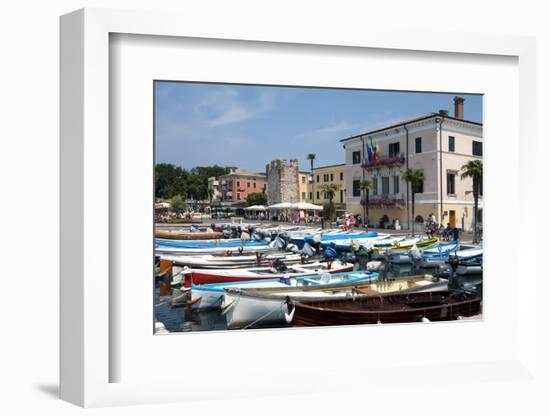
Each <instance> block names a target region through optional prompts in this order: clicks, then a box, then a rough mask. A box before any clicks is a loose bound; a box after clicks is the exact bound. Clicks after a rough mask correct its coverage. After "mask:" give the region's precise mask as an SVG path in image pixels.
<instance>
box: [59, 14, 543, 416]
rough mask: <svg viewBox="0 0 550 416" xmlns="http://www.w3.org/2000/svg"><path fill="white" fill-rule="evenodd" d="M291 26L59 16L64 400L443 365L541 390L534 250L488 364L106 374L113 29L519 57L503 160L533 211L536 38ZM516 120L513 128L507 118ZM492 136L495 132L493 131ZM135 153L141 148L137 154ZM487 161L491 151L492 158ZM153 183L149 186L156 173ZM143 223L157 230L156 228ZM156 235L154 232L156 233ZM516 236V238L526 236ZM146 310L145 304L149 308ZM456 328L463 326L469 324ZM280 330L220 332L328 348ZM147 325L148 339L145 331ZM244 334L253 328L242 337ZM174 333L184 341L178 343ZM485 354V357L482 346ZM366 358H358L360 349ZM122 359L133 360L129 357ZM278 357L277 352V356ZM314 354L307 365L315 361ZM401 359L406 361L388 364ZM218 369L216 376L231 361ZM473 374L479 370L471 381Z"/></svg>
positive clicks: (110, 312) (318, 385) (283, 387)
mask: <svg viewBox="0 0 550 416" xmlns="http://www.w3.org/2000/svg"><path fill="white" fill-rule="evenodd" d="M287 29H288V30H284V31H282V30H280V27H279V26H278V25H277V24H275V23H274V24H273V25H262V26H261V27H259V26H256V25H253V24H251V25H250V27H247V26H245V25H242V26H240V30H239V31H238V32H236V31H235V29H234V27H233V26H232V25H231V24H230V22H224V21H223V19H222V20H220V21H217V22H216V24H215V25H209V26H205V25H203V24H202V23H201V21H200V20H194V19H193V18H192V16H185V15H179V14H169V13H151V12H133V11H132V12H130V11H118V10H106V9H83V10H79V11H76V12H73V13H71V14H69V15H66V16H63V17H62V18H61V201H60V205H61V230H60V238H61V282H60V284H61V339H60V346H61V351H60V354H61V356H60V358H61V390H60V392H61V398H62V399H64V400H67V401H69V402H71V403H75V404H77V405H80V406H85V407H88V406H108V405H121V404H139V403H162V402H173V401H186V400H198V399H212V398H235V397H249V396H250V397H252V396H257V395H265V396H273V395H279V394H307V393H314V392H315V393H329V392H333V391H336V392H338V391H339V392H342V391H361V389H365V388H368V389H369V391H375V390H376V389H377V390H376V391H377V392H378V393H379V394H381V395H382V394H384V393H383V391H384V389H387V387H388V386H391V385H392V383H393V381H392V380H395V379H396V378H397V379H399V380H400V383H401V384H400V387H399V388H400V389H401V390H400V391H401V392H402V391H403V390H404V389H409V390H410V392H411V394H412V392H414V391H415V390H416V389H418V388H419V387H422V386H423V387H428V386H430V388H431V389H432V390H437V389H443V388H444V387H445V383H443V384H441V383H442V377H441V374H442V373H445V372H447V371H448V372H452V374H453V380H452V381H451V382H458V383H462V384H463V385H469V384H468V383H470V384H475V383H481V382H485V383H487V382H489V383H496V382H499V381H507V382H510V383H511V386H512V388H513V389H514V391H516V392H517V391H521V392H522V393H521V394H525V395H529V394H531V393H529V392H530V391H531V392H532V391H538V390H537V389H539V388H540V387H541V386H542V384H541V383H543V381H542V378H541V376H540V375H539V374H538V373H537V355H536V350H537V342H538V341H537V324H536V321H535V320H534V319H531V318H530V317H532V316H535V315H536V313H537V304H538V303H537V302H538V300H537V299H536V292H535V291H534V289H533V288H534V287H536V283H537V279H540V278H542V276H541V275H540V271H539V270H540V269H539V270H538V269H537V260H538V259H537V258H536V253H534V252H532V253H530V254H529V255H528V253H527V252H526V251H524V252H522V251H521V250H519V253H518V258H517V260H516V261H517V263H514V264H515V265H517V264H519V263H520V262H522V286H520V287H518V288H517V290H516V291H515V292H514V293H515V294H514V295H513V296H514V302H515V303H514V305H513V306H514V307H513V311H512V310H511V311H507V315H508V314H509V318H510V319H511V322H513V323H511V328H512V330H511V331H510V332H513V336H512V335H510V337H511V338H510V340H513V345H512V346H506V348H504V347H503V348H502V350H501V351H500V352H499V351H495V359H494V360H489V359H482V360H475V359H474V360H458V361H456V360H452V359H451V360H448V361H445V360H444V359H439V361H438V362H437V363H434V362H431V361H425V360H422V359H421V358H420V359H419V360H418V361H417V362H415V363H414V365H411V366H410V367H404V368H399V367H395V366H393V367H392V366H391V365H388V364H387V363H384V362H383V360H375V361H371V362H368V360H362V361H361V365H355V366H354V371H351V370H350V368H349V367H347V366H344V367H340V368H339V367H338V366H330V365H328V366H327V367H326V369H325V370H322V371H320V372H319V373H315V372H310V370H312V368H313V367H311V366H307V365H305V366H304V367H303V368H300V367H294V369H281V371H279V372H277V371H274V369H269V368H261V366H260V368H258V366H257V365H255V363H254V362H243V361H238V364H239V373H241V374H240V375H239V376H238V377H236V378H235V377H234V378H233V379H232V383H230V385H227V383H221V382H219V380H218V381H217V382H216V381H215V380H208V379H207V378H205V377H202V378H201V377H194V378H193V380H192V382H191V380H190V379H189V377H187V378H186V377H185V375H184V376H182V377H178V376H176V377H175V378H174V379H173V380H170V382H168V381H162V378H161V380H158V379H155V377H152V376H151V375H150V371H151V369H150V368H149V369H148V371H149V372H146V374H145V375H143V376H142V377H139V376H138V375H137V373H140V372H139V371H136V376H135V377H125V376H121V375H120V374H115V373H117V372H116V371H115V372H113V368H115V367H117V366H118V364H117V363H118V362H119V361H121V360H123V359H126V355H125V351H126V352H127V350H124V349H122V350H121V349H118V348H113V340H115V339H117V338H119V337H120V333H119V332H118V330H117V329H118V328H119V327H117V325H113V323H112V319H113V316H114V315H116V314H117V313H120V308H121V305H117V304H114V303H115V301H116V298H115V297H113V293H116V292H117V290H119V288H118V289H117V286H116V285H114V286H113V282H112V281H110V277H109V276H110V275H112V274H113V273H116V272H117V270H114V269H113V264H114V263H113V259H112V258H111V257H110V256H112V250H113V249H114V246H115V245H117V244H121V240H120V239H123V238H127V236H124V234H123V233H120V232H116V233H114V232H113V229H114V228H116V227H117V223H116V220H117V219H118V220H120V217H119V216H116V215H114V214H115V212H116V209H113V201H118V202H120V200H119V198H118V197H116V196H114V195H113V194H112V192H113V187H112V186H111V181H112V180H113V177H112V176H113V175H115V176H116V175H118V174H120V170H118V166H116V165H115V164H116V162H117V161H116V160H114V159H113V157H112V154H113V153H116V152H113V149H112V147H111V146H113V143H111V142H110V135H113V134H116V132H113V130H112V123H113V121H112V120H111V121H110V117H111V116H112V115H111V114H110V99H112V97H111V94H112V90H111V84H110V82H111V80H110V37H111V35H112V34H124V35H140V36H163V37H171V39H174V38H189V39H193V38H195V39H197V38H198V39H213V40H220V39H223V40H225V41H236V42H241V43H240V44H244V43H247V42H255V45H258V46H260V49H261V45H262V42H265V43H266V45H267V43H269V44H276V45H278V47H279V48H280V49H281V50H284V49H285V48H289V47H291V45H300V46H301V47H302V48H305V49H307V48H309V47H311V48H316V47H321V46H323V45H325V46H326V45H330V46H327V47H330V49H331V51H332V52H333V53H338V51H340V50H348V49H349V48H357V49H358V50H362V49H369V50H374V51H377V50H378V51H390V52H391V51H408V52H409V53H411V54H415V53H427V52H429V53H434V54H438V56H440V57H441V59H444V58H445V56H447V57H448V56H450V55H452V56H455V55H456V54H463V55H465V56H466V55H467V56H470V57H476V56H495V57H497V56H504V57H511V58H513V59H517V69H518V75H517V83H518V87H519V95H518V96H517V98H518V105H517V109H518V110H517V114H515V115H514V117H515V116H517V122H518V123H517V126H518V128H519V132H518V133H517V134H516V133H515V132H514V133H513V136H514V137H515V140H516V141H517V140H519V138H520V139H521V140H522V143H529V146H527V145H524V146H521V147H520V146H518V147H517V148H518V149H519V150H518V153H517V155H514V156H513V157H512V159H510V160H511V163H512V165H511V167H510V170H514V169H516V170H517V172H516V171H515V170H514V171H513V172H516V173H517V174H518V179H517V180H518V185H519V189H520V191H519V192H520V198H519V199H518V201H516V203H517V206H518V208H519V209H520V212H522V213H527V212H528V207H529V204H532V203H534V202H535V200H534V198H535V195H536V189H535V182H534V181H530V180H529V175H528V173H527V171H528V167H529V154H528V152H527V150H526V149H527V148H529V151H530V152H531V151H533V149H536V147H537V140H538V139H537V136H536V131H535V129H534V126H535V121H536V119H535V117H536V108H535V90H536V78H535V76H534V75H535V74H534V72H535V42H534V39H532V38H526V37H516V36H507V35H488V34H471V33H438V34H434V33H433V32H428V31H426V32H416V33H407V32H404V31H402V30H400V29H399V28H392V27H389V26H388V27H387V30H385V31H380V30H378V29H369V28H368V27H366V28H355V29H354V28H350V29H349V31H344V32H342V31H339V32H330V31H327V30H326V28H317V29H313V30H309V31H307V33H306V32H301V31H299V30H298V29H292V28H287ZM162 39H166V40H168V39H167V38H162ZM162 39H161V41H162ZM157 40H158V39H157ZM243 41H244V43H242V42H243ZM434 56H435V55H434ZM220 81H224V80H220ZM252 81H253V80H252ZM405 81H406V80H405V79H401V80H400V84H399V83H397V81H396V85H405V84H404V82H405ZM319 82H321V84H319V85H322V81H319ZM484 105H487V104H486V103H484ZM110 123H111V124H110ZM511 123H512V125H514V126H515V124H514V122H513V121H511ZM490 126H491V128H494V129H496V128H497V127H498V126H497V125H492V124H491V125H490ZM150 133H151V132H149V133H148V134H150ZM487 134H488V135H489V136H490V135H491V131H490V129H489V131H488V132H487ZM484 135H485V132H484ZM136 146H137V147H139V146H144V147H146V146H148V143H147V142H141V141H138V143H137V144H136ZM489 149H490V147H489ZM139 152H140V151H139V150H138V151H137V152H136V153H139ZM488 153H489V152H488ZM144 155H147V154H146V153H144ZM488 157H489V160H491V159H490V158H491V156H490V155H489V156H488ZM116 172H118V173H116ZM486 172H488V173H486V174H487V175H488V176H489V177H490V176H491V175H494V173H493V174H492V173H491V170H490V164H489V171H487V170H486ZM512 174H513V173H512ZM122 176H124V175H122ZM149 180H150V181H151V183H152V179H151V178H149ZM495 182H496V181H495ZM491 183H492V181H491ZM117 189H118V188H117ZM485 189H486V193H487V202H486V206H485V212H486V214H485V215H486V216H489V215H490V212H491V209H492V208H491V203H490V202H491V199H490V198H491V196H490V190H489V188H488V187H487V186H486V187H485ZM494 197H495V198H496V196H494ZM145 213H146V211H145ZM487 213H488V214H487ZM519 218H520V219H519V224H518V226H519V228H520V229H522V239H524V240H525V241H535V240H536V239H537V233H536V230H535V228H534V227H530V226H529V225H530V224H529V216H528V215H520V216H519ZM493 224H494V223H493ZM148 226H149V225H148ZM148 226H147V227H148ZM147 227H145V226H144V227H141V228H142V230H141V231H140V233H141V232H145V233H147V230H148V229H147ZM150 231H151V232H152V228H151V230H150ZM500 232H501V231H499V230H498V229H497V227H492V225H491V221H488V224H486V225H485V233H486V235H487V240H488V241H494V242H495V243H494V244H495V247H498V240H499V238H498V236H499V234H498V233H500ZM140 235H141V234H140ZM150 235H151V238H152V234H150ZM491 236H492V237H491ZM521 244H522V243H521V242H520V246H521ZM523 244H525V243H523ZM486 250H487V256H488V258H489V259H490V258H491V255H492V254H491V250H492V249H491V246H490V247H489V248H488V249H487V247H486ZM494 253H495V252H493V259H494V258H495V254H494ZM534 256H535V257H534ZM146 272H147V273H149V271H146ZM509 273H510V281H511V282H515V283H517V277H518V274H519V269H515V270H514V268H513V267H512V268H511V271H510V272H509ZM537 273H539V274H537ZM523 285H524V286H523ZM494 287H495V286H494V285H493V286H492V287H489V289H487V290H488V291H489V294H488V295H487V296H488V297H489V298H490V297H491V293H490V289H491V288H494ZM496 304H497V303H495V305H496ZM501 307H502V305H499V306H495V307H494V308H495V309H491V308H489V310H487V309H486V310H485V316H486V318H485V320H484V321H483V322H479V323H475V324H472V325H470V326H469V327H468V328H466V329H460V331H464V334H465V335H464V336H465V337H467V336H471V334H472V333H478V334H479V336H482V334H483V332H484V331H486V329H487V328H491V325H492V322H493V323H495V322H496V321H495V320H494V319H495V318H494V317H495V315H494V314H496V313H499V311H500V312H502V311H501V310H499V309H498V308H501ZM144 308H145V306H144ZM511 308H512V307H511ZM117 311H118V312H117ZM144 313H145V314H151V313H152V312H151V310H150V309H149V310H145V311H144ZM141 314H142V313H140V315H141ZM492 314H493V315H492ZM518 323H521V325H519V324H518ZM461 325H462V323H461ZM498 325H500V327H499V328H500V329H499V330H502V331H503V332H504V329H503V328H501V327H502V324H501V322H500V321H498ZM498 325H497V326H498ZM456 328H458V327H456ZM461 328H465V327H464V325H463V326H462V327H461ZM495 328H496V326H495ZM378 329H382V328H378ZM429 330H430V328H429V327H427V326H423V327H420V326H407V325H403V326H393V327H391V328H388V329H386V328H384V332H382V331H379V333H380V334H381V336H384V335H383V334H386V332H387V333H388V334H390V333H392V334H393V335H391V336H401V337H403V336H414V334H415V333H416V332H418V331H421V334H422V336H424V337H428V338H429V337H430V336H433V335H430V334H429V333H428V332H427V331H429ZM360 331H364V329H363V328H362V327H356V328H344V329H342V330H340V331H339V336H341V337H342V339H344V337H348V338H346V339H358V338H354V337H357V334H358V333H359V332H360ZM472 331H473V332H472ZM468 333H470V335H468ZM282 334H283V332H277V331H268V332H261V331H250V333H246V334H243V333H242V332H239V333H231V334H229V333H228V334H226V335H227V337H230V338H226V339H227V340H228V344H231V343H233V344H234V348H236V347H235V346H238V345H239V344H240V345H245V342H246V343H249V342H250V343H251V345H258V346H261V345H262V344H265V343H268V342H276V339H277V338H282V337H285V338H287V339H289V340H293V341H292V342H298V343H308V342H314V341H312V340H316V342H317V343H318V345H322V344H323V343H324V342H326V340H327V339H328V337H330V336H331V335H330V334H331V332H329V331H326V330H314V331H310V330H306V331H303V330H300V331H298V330H296V331H294V330H292V331H290V332H288V331H287V332H285V333H284V335H282ZM332 334H334V332H332ZM150 335H151V337H153V334H152V331H151V334H150ZM197 335H198V337H197ZM191 336H192V337H195V338H190V336H189V335H185V336H176V337H168V336H167V337H163V339H162V341H155V343H156V344H159V343H160V348H170V345H171V344H172V343H181V342H182V341H181V339H182V338H186V340H187V342H188V343H193V342H195V341H191V340H192V339H197V340H198V339H200V340H201V342H202V343H203V344H201V345H204V346H208V345H211V344H212V342H213V340H214V339H215V338H214V335H212V336H210V335H206V336H205V334H200V335H199V334H193V335H191ZM245 336H246V337H248V338H243V337H245ZM388 336H390V335H388ZM208 337H210V338H208ZM176 338H179V341H178V340H176ZM267 340H269V341H267ZM197 342H198V341H197ZM174 345H175V344H174ZM346 345H347V344H346ZM157 347H158V345H157ZM141 348H145V347H144V346H142V345H136V344H133V345H132V349H133V350H134V351H136V352H138V353H139V352H140V351H141ZM208 351H210V352H211V351H212V350H208ZM149 353H150V351H149ZM197 354H199V353H197ZM312 355H313V356H314V357H315V358H316V359H317V358H318V357H319V356H320V355H319V354H317V353H312ZM485 356H488V352H486V354H485ZM141 357H142V359H143V360H144V361H146V360H154V359H155V357H153V356H146V355H142V356H141ZM361 357H364V354H362V355H361ZM366 357H368V355H366ZM199 358H201V357H200V354H199ZM202 358H205V357H202ZM254 358H256V356H254ZM275 361H276V360H275ZM128 362H129V363H130V365H132V362H133V361H128ZM149 362H150V361H149ZM282 362H284V360H281V363H282ZM256 363H257V362H256ZM380 363H382V364H380ZM313 364H315V362H313V363H311V362H310V363H309V365H313ZM396 365H402V363H400V362H398V361H396ZM203 367H204V369H205V371H206V372H208V371H214V370H216V368H215V366H214V365H213V364H212V363H210V364H208V363H206V362H205V363H204V365H203ZM254 367H256V368H254ZM181 369H182V372H183V369H185V364H182V365H181ZM172 371H174V369H172ZM221 372H222V373H224V372H225V370H221ZM193 374H195V373H193ZM262 374H263V375H264V376H263V377H262ZM321 375H324V376H326V377H330V379H332V380H340V381H339V382H336V383H326V382H325V380H326V378H325V379H323V378H322V377H320V376H321ZM289 376H291V377H292V380H293V382H292V383H288V379H289ZM472 378H473V379H474V380H475V381H474V382H473V383H472V381H471V380H472ZM259 379H261V382H259ZM342 380H346V381H342ZM175 381H179V382H175ZM186 383H187V384H186ZM434 384H437V387H434ZM182 386H185V388H182ZM224 386H225V387H224ZM526 386H527V387H526ZM396 388H397V387H396ZM530 389H531V390H530ZM380 390H381V391H382V392H380ZM487 394H489V395H492V396H488V397H493V398H494V399H496V398H497V397H499V396H498V393H497V390H496V389H495V390H491V391H489V392H488V393H487ZM424 414H425V413H424Z"/></svg>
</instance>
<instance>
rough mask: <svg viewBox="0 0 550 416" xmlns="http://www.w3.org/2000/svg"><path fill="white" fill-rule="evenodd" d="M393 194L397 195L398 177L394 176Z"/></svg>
mask: <svg viewBox="0 0 550 416" xmlns="http://www.w3.org/2000/svg"><path fill="white" fill-rule="evenodd" d="M393 193H394V194H398V193H399V175H394V177H393Z"/></svg>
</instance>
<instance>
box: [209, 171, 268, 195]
mask: <svg viewBox="0 0 550 416" xmlns="http://www.w3.org/2000/svg"><path fill="white" fill-rule="evenodd" d="M265 186H266V176H265V174H262V173H257V172H249V171H245V170H231V172H229V173H228V174H227V175H223V176H220V177H219V178H218V187H219V192H220V198H221V200H222V201H231V202H244V201H245V200H246V197H247V196H248V195H249V194H252V193H257V192H265Z"/></svg>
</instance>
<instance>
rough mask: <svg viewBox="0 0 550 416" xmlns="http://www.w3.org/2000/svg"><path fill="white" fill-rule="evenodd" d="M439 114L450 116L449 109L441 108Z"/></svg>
mask: <svg viewBox="0 0 550 416" xmlns="http://www.w3.org/2000/svg"><path fill="white" fill-rule="evenodd" d="M439 114H440V115H442V116H445V117H449V112H448V111H447V110H439Z"/></svg>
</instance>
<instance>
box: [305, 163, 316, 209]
mask: <svg viewBox="0 0 550 416" xmlns="http://www.w3.org/2000/svg"><path fill="white" fill-rule="evenodd" d="M316 157H317V156H316V155H315V153H308V155H307V157H306V159H307V160H309V163H310V165H311V201H312V202H313V203H315V190H314V189H313V186H314V183H315V181H314V180H313V161H314V160H315V158H316Z"/></svg>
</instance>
